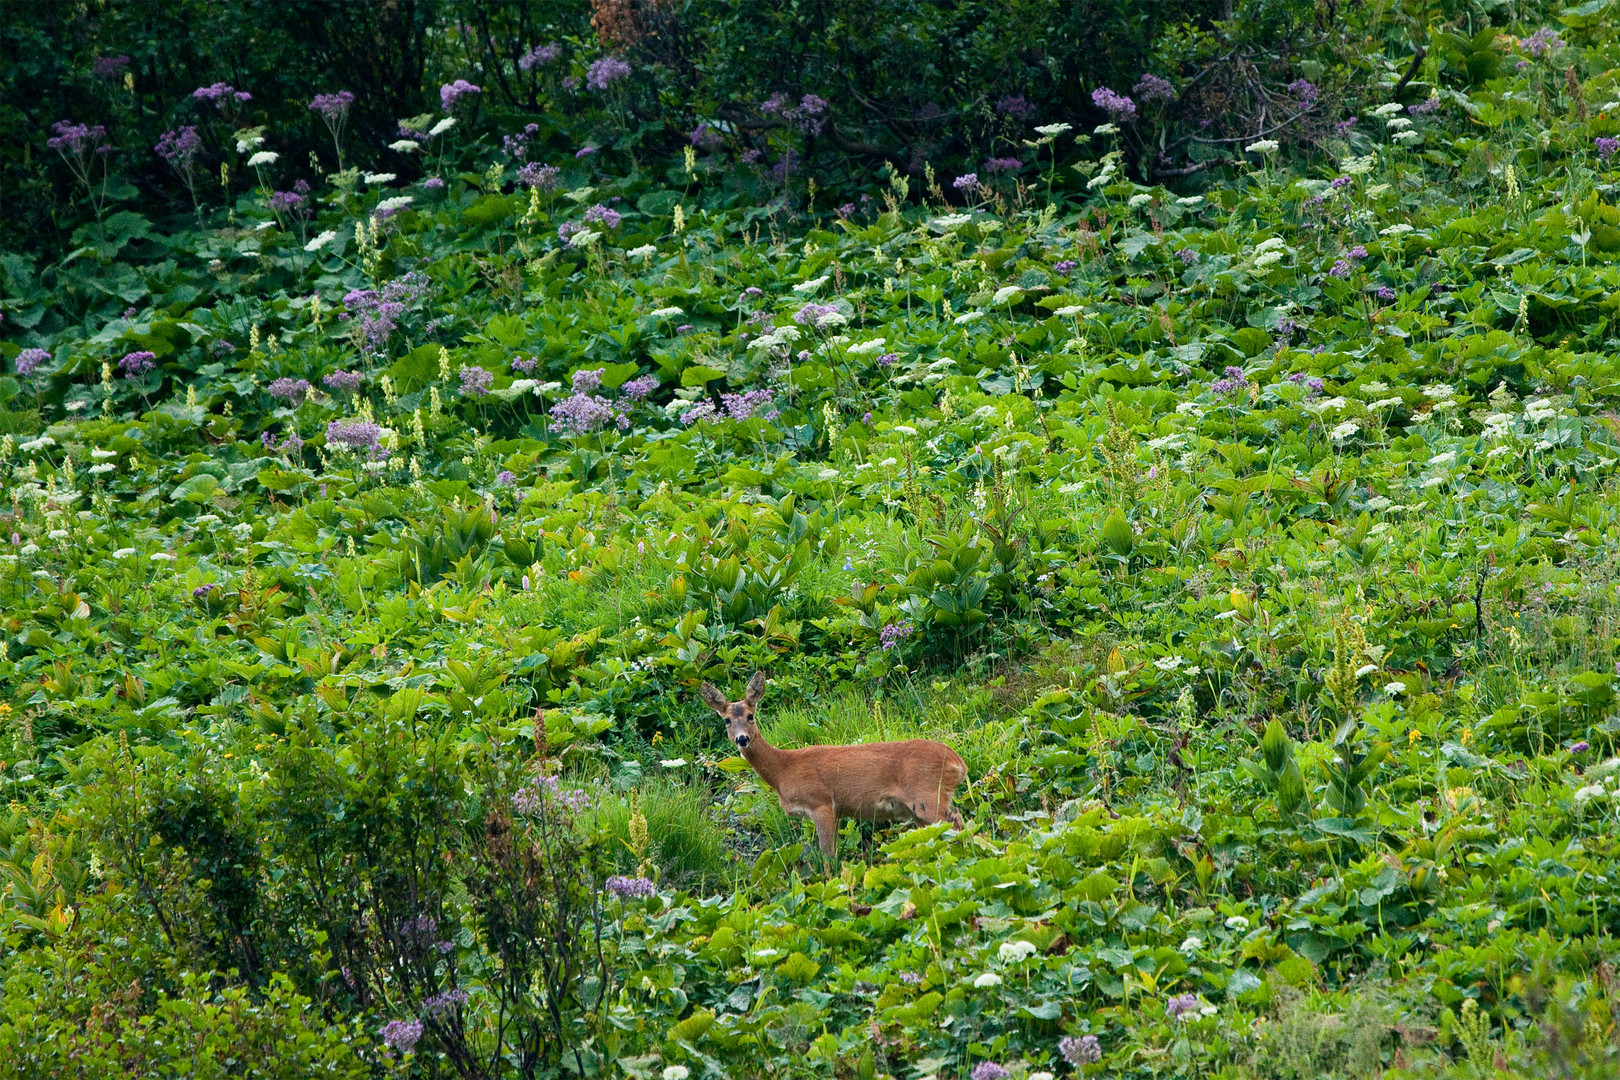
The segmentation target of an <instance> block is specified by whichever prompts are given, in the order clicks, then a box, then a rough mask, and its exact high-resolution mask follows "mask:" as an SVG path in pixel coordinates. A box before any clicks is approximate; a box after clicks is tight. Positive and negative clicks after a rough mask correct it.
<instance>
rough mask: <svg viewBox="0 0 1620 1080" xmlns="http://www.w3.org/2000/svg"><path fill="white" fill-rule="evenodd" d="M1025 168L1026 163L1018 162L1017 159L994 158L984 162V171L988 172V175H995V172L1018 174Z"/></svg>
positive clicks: (986, 159)
mask: <svg viewBox="0 0 1620 1080" xmlns="http://www.w3.org/2000/svg"><path fill="white" fill-rule="evenodd" d="M1023 167H1024V163H1023V162H1022V161H1020V160H1018V159H1017V158H1015V157H993V158H985V160H984V171H985V172H987V173H995V172H1009V173H1011V172H1017V171H1018V170H1019V169H1022V168H1023Z"/></svg>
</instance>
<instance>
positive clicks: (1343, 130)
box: [1333, 116, 1356, 139]
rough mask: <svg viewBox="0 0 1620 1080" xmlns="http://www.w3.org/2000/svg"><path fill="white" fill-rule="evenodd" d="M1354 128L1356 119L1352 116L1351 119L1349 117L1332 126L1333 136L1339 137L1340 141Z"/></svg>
mask: <svg viewBox="0 0 1620 1080" xmlns="http://www.w3.org/2000/svg"><path fill="white" fill-rule="evenodd" d="M1355 126H1356V118H1355V117H1354V116H1352V117H1350V118H1348V119H1345V120H1340V121H1339V122H1338V123H1337V124H1334V125H1333V134H1335V135H1337V136H1339V138H1341V139H1342V138H1344V137H1345V136H1346V135H1348V134H1350V131H1351V129H1352V128H1354V127H1355Z"/></svg>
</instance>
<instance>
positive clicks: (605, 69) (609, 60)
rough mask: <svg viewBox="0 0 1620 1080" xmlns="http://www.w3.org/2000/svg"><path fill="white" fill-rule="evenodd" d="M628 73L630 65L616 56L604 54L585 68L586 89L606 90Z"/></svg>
mask: <svg viewBox="0 0 1620 1080" xmlns="http://www.w3.org/2000/svg"><path fill="white" fill-rule="evenodd" d="M629 74H630V65H629V64H627V63H625V62H624V61H623V60H620V59H619V58H618V57H616V56H604V57H602V58H601V59H600V60H597V61H595V62H594V63H592V64H591V66H590V67H588V68H586V69H585V88H586V89H587V90H606V89H607V88H608V87H610V86H612V85H613V84H614V83H616V82H618V81H619V80H620V79H623V78H625V77H627V76H628V75H629Z"/></svg>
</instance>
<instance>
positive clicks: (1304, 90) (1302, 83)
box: [1286, 79, 1322, 109]
mask: <svg viewBox="0 0 1620 1080" xmlns="http://www.w3.org/2000/svg"><path fill="white" fill-rule="evenodd" d="M1286 89H1287V90H1288V92H1289V93H1290V94H1292V95H1293V97H1294V103H1295V104H1297V105H1298V106H1299V107H1300V108H1301V109H1309V108H1310V107H1311V106H1313V105H1315V104H1316V99H1317V98H1319V97H1321V96H1322V91H1321V89H1319V88H1318V87H1317V85H1316V84H1315V83H1313V82H1311V81H1310V80H1309V79H1295V80H1294V81H1293V82H1291V83H1289V84H1288V86H1287V88H1286Z"/></svg>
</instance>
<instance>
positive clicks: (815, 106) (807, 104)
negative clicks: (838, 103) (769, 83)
mask: <svg viewBox="0 0 1620 1080" xmlns="http://www.w3.org/2000/svg"><path fill="white" fill-rule="evenodd" d="M759 111H760V112H762V113H764V114H765V115H767V116H780V117H781V118H782V119H784V120H786V121H787V122H788V123H789V124H792V125H793V126H794V127H796V128H798V129H799V130H800V131H802V132H804V133H805V134H806V135H814V134H816V133H817V132H819V131H820V130H821V127H822V125H823V124H825V123H826V119H825V118H824V114H825V113H826V111H827V101H826V99H825V98H822V97H819V96H817V95H815V94H805V95H804V96H803V97H801V98H800V99H799V104H798V105H789V104H788V97H787V95H786V94H783V93H780V92H778V93H775V94H772V95H771V96H770V97H768V98H766V99H765V100H764V101H763V102H761V103H760V106H759Z"/></svg>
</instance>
